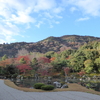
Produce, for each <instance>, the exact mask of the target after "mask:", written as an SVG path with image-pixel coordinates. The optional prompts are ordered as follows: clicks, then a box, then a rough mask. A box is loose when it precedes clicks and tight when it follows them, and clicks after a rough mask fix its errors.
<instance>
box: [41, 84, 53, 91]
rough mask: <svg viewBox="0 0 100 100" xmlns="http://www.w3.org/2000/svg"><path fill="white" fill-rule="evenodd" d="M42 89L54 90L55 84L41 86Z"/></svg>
mask: <svg viewBox="0 0 100 100" xmlns="http://www.w3.org/2000/svg"><path fill="white" fill-rule="evenodd" d="M41 89H42V90H53V89H54V86H53V85H44V86H42V87H41Z"/></svg>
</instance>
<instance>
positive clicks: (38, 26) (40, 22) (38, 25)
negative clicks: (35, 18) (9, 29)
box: [35, 21, 43, 28]
mask: <svg viewBox="0 0 100 100" xmlns="http://www.w3.org/2000/svg"><path fill="white" fill-rule="evenodd" d="M41 24H43V21H39V23H38V24H37V25H35V26H36V27H37V28H40V25H41Z"/></svg>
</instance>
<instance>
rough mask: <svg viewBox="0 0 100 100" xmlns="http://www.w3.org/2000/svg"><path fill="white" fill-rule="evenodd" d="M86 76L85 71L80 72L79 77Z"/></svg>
mask: <svg viewBox="0 0 100 100" xmlns="http://www.w3.org/2000/svg"><path fill="white" fill-rule="evenodd" d="M84 74H86V73H85V72H84V71H80V72H79V73H78V75H79V76H83V75H84Z"/></svg>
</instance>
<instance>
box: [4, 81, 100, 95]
mask: <svg viewBox="0 0 100 100" xmlns="http://www.w3.org/2000/svg"><path fill="white" fill-rule="evenodd" d="M4 83H5V84H6V85H7V86H9V87H12V88H15V89H18V90H21V91H25V92H45V91H44V90H41V89H30V88H23V87H18V86H16V85H15V84H14V83H13V82H11V81H10V80H4ZM58 91H79V92H86V93H92V94H97V95H100V92H98V91H94V90H92V89H87V88H85V87H83V86H81V85H79V84H76V83H69V84H68V88H62V89H61V88H57V89H54V90H51V91H50V92H58Z"/></svg>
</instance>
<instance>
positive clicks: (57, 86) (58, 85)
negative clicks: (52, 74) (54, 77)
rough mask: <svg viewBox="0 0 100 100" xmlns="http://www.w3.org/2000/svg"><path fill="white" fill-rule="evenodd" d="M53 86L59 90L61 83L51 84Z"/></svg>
mask: <svg viewBox="0 0 100 100" xmlns="http://www.w3.org/2000/svg"><path fill="white" fill-rule="evenodd" d="M53 84H54V85H55V86H56V88H61V83H59V82H57V81H56V82H53Z"/></svg>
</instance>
